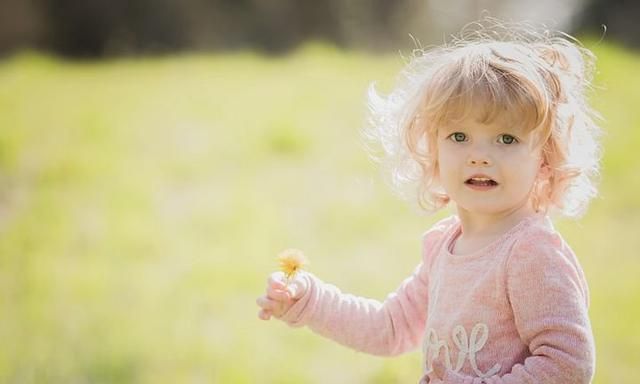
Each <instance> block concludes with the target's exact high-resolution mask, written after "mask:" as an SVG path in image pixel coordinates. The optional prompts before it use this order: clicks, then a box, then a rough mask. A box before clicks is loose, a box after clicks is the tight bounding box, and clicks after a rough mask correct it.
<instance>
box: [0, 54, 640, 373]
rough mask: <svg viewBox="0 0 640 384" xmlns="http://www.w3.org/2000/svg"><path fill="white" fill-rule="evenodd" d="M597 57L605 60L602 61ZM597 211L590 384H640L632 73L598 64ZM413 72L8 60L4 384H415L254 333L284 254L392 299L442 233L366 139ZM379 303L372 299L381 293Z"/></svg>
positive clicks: (1, 240)
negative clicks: (260, 301)
mask: <svg viewBox="0 0 640 384" xmlns="http://www.w3.org/2000/svg"><path fill="white" fill-rule="evenodd" d="M592 45H593V44H592ZM593 49H594V50H595V51H596V53H597V54H598V56H599V70H600V73H599V74H598V76H597V79H596V80H597V85H598V86H599V87H600V88H601V89H599V90H598V92H597V94H596V95H595V96H594V98H593V102H594V104H595V105H596V106H597V108H598V109H600V110H601V111H602V113H603V115H604V117H605V118H606V121H605V122H604V127H605V130H606V136H605V137H604V146H605V161H604V166H603V178H602V184H601V197H600V198H599V199H597V200H596V201H594V203H593V204H592V206H591V208H590V210H589V212H588V214H587V215H586V216H585V217H584V218H583V219H582V220H580V221H578V222H573V221H559V222H558V223H557V224H558V227H559V229H560V230H561V232H562V233H563V234H564V235H565V237H566V239H567V240H568V241H569V242H570V244H571V245H572V246H573V248H574V250H575V251H576V253H577V254H578V257H579V258H580V260H581V262H582V264H583V267H584V269H585V272H586V274H587V278H588V280H589V283H590V287H591V317H592V322H593V328H594V332H595V336H596V344H597V368H596V379H595V383H598V384H601V383H602V384H605V383H615V384H626V383H628V384H631V383H636V382H637V379H638V377H640V368H639V367H640V328H639V327H638V323H639V322H640V280H639V279H638V276H640V257H639V256H638V250H639V249H640V236H639V235H638V230H639V229H640V198H639V197H638V196H640V178H639V177H638V173H637V163H638V148H640V131H638V129H637V128H638V127H639V126H640V115H639V114H638V113H637V108H638V107H637V104H638V103H639V102H640V72H638V71H637V68H638V67H640V55H633V54H630V53H627V52H625V51H624V50H622V49H620V48H617V47H615V46H610V45H597V46H594V47H593ZM401 65H402V60H401V59H400V57H399V56H398V55H389V56H384V57H382V56H371V55H365V54H358V53H345V52H340V51H336V50H334V49H332V48H329V47H325V46H322V45H309V46H306V47H305V48H303V49H301V50H300V51H298V52H296V53H295V54H292V55H290V56H287V57H282V58H265V57H261V56H257V55H254V54H250V53H240V54H228V55H189V56H182V57H167V58H148V59H147V58H145V59H122V60H112V61H103V62H65V61H62V60H58V59H53V58H50V57H45V56H41V55H37V54H27V53H25V54H21V55H17V56H15V57H13V58H9V59H4V60H3V61H0V345H1V347H0V382H1V383H150V384H151V383H153V384H159V383H338V384H339V383H414V382H416V381H417V380H418V378H419V375H420V358H421V356H420V352H419V351H418V352H416V353H413V354H408V355H405V356H403V357H400V358H393V359H383V358H378V357H371V356H368V355H364V354H361V353H356V352H353V351H350V350H348V349H346V348H344V347H341V346H338V345H336V344H333V343H332V342H329V341H326V340H323V339H321V338H319V337H317V336H315V335H313V334H312V333H311V332H310V331H308V330H306V329H295V330H292V329H289V328H287V327H286V326H284V325H283V324H280V323H278V322H277V321H271V322H262V321H260V320H258V319H257V316H256V314H257V310H258V308H257V306H256V305H255V298H256V297H257V296H258V295H260V294H261V293H262V291H263V289H264V285H265V280H266V278H267V276H268V274H269V273H270V272H271V271H272V270H273V269H274V268H275V266H276V262H275V255H276V254H277V253H278V252H279V251H280V250H282V249H284V248H287V247H298V248H301V249H303V250H304V251H305V252H306V254H307V256H308V257H309V258H310V260H311V265H310V267H309V269H310V270H311V271H313V272H314V273H316V274H317V275H319V276H320V277H322V278H323V279H324V280H326V281H330V282H333V283H335V284H337V285H338V286H340V287H341V288H343V289H344V290H345V291H348V292H352V293H355V294H360V295H364V296H369V297H373V298H378V299H383V298H384V297H385V295H386V294H387V293H388V292H391V291H393V290H395V288H396V286H397V285H398V284H399V282H400V281H402V279H403V278H404V277H406V276H407V275H408V274H409V273H410V272H411V271H412V270H413V268H414V266H415V265H416V264H417V263H418V262H419V258H420V249H419V247H420V241H419V239H420V235H421V233H422V232H424V230H426V229H427V228H428V227H429V226H430V224H432V223H433V222H435V221H436V220H437V219H438V218H440V217H442V216H443V215H445V214H446V212H442V213H441V214H439V215H437V216H436V217H425V216H420V215H419V214H417V212H415V211H414V210H412V208H411V206H410V205H408V204H407V203H404V202H402V201H400V200H398V199H397V198H395V197H394V196H393V195H392V193H391V192H390V190H389V188H388V187H387V186H385V184H384V183H383V181H382V178H381V176H380V174H379V171H378V169H377V168H376V166H375V165H374V164H373V163H372V162H371V161H370V160H369V159H368V157H367V154H366V152H365V150H364V149H363V145H362V141H361V139H360V136H359V129H360V127H361V126H362V124H363V122H364V118H365V98H364V95H365V91H366V88H367V86H368V84H369V82H371V81H374V80H377V81H379V86H380V88H381V89H382V90H389V89H390V87H391V85H392V84H393V80H394V77H395V74H396V73H397V71H398V70H399V69H400V67H401ZM372 282H375V283H374V284H372Z"/></svg>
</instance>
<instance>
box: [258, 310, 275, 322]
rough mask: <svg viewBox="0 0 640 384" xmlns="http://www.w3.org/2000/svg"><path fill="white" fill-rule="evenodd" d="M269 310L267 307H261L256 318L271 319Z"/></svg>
mask: <svg viewBox="0 0 640 384" xmlns="http://www.w3.org/2000/svg"><path fill="white" fill-rule="evenodd" d="M271 314H272V313H271V311H270V310H268V309H261V310H260V312H258V318H260V320H269V319H271Z"/></svg>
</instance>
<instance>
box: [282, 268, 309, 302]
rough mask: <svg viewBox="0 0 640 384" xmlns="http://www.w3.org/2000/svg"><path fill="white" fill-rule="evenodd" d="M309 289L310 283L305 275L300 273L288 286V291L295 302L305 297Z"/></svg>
mask: <svg viewBox="0 0 640 384" xmlns="http://www.w3.org/2000/svg"><path fill="white" fill-rule="evenodd" d="M308 289H309V282H308V280H307V277H306V276H305V274H304V273H298V274H297V275H296V277H294V278H293V280H292V281H291V282H290V283H289V284H288V285H287V290H288V291H289V294H291V298H292V299H294V300H298V299H300V298H301V297H302V296H304V295H305V293H307V290H308Z"/></svg>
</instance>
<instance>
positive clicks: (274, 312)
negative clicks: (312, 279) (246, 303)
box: [256, 272, 308, 320]
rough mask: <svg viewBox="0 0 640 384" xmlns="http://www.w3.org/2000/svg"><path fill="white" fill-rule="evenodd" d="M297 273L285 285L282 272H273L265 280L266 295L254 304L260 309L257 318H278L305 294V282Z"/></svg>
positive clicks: (300, 274) (285, 280)
mask: <svg viewBox="0 0 640 384" xmlns="http://www.w3.org/2000/svg"><path fill="white" fill-rule="evenodd" d="M302 275H303V274H302V273H297V274H296V275H295V277H294V278H292V279H291V280H290V281H289V282H288V283H287V278H286V277H285V276H284V273H283V272H274V273H272V274H271V276H269V279H268V280H267V294H266V295H264V296H260V297H259V298H258V299H257V300H256V303H257V304H258V306H259V307H260V308H261V309H260V312H258V317H259V318H260V319H262V320H269V319H270V318H271V316H273V317H275V318H280V317H281V316H282V315H283V314H284V313H286V312H287V311H288V310H289V308H291V306H292V305H293V304H295V303H296V302H297V301H298V300H299V299H300V298H301V297H302V296H304V294H305V293H306V292H307V288H308V287H307V280H306V279H304V278H303V276H302Z"/></svg>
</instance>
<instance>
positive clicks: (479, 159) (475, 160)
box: [467, 154, 493, 167]
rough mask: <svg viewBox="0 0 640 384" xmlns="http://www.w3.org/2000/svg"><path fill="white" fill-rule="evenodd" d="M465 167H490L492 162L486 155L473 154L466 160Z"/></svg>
mask: <svg viewBox="0 0 640 384" xmlns="http://www.w3.org/2000/svg"><path fill="white" fill-rule="evenodd" d="M467 165H468V166H471V167H490V166H492V165H493V161H492V160H491V159H490V158H489V156H488V155H486V154H485V155H480V154H473V155H469V157H468V158H467Z"/></svg>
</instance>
